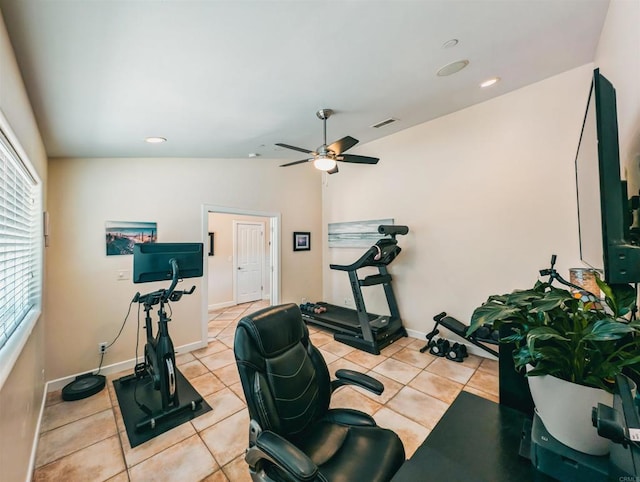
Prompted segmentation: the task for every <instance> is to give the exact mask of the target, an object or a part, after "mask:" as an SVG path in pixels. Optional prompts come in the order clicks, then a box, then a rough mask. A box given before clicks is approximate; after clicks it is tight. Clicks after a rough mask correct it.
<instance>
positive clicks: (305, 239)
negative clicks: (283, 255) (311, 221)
mask: <svg viewBox="0 0 640 482" xmlns="http://www.w3.org/2000/svg"><path fill="white" fill-rule="evenodd" d="M310 249H311V233H302V232H299V231H296V232H294V233H293V250H294V251H309V250H310Z"/></svg>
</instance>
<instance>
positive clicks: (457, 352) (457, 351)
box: [445, 343, 469, 362]
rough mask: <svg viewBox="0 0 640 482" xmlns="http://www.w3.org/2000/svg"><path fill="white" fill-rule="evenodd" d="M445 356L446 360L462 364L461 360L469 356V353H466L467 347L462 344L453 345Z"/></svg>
mask: <svg viewBox="0 0 640 482" xmlns="http://www.w3.org/2000/svg"><path fill="white" fill-rule="evenodd" d="M445 356H446V357H447V359H448V360H451V361H455V362H462V360H464V359H465V358H466V357H468V356H469V353H467V345H464V344H462V343H454V344H453V345H452V346H451V347H450V348H449V349H448V350H447V354H446V355H445Z"/></svg>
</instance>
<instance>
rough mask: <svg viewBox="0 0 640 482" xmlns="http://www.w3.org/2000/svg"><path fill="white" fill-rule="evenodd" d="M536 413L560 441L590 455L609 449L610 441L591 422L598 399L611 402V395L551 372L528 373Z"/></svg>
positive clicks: (606, 402)
mask: <svg viewBox="0 0 640 482" xmlns="http://www.w3.org/2000/svg"><path fill="white" fill-rule="evenodd" d="M527 379H528V381H529V389H530V390H531V396H532V398H533V402H534V404H535V406H536V411H537V413H538V416H539V417H540V419H541V420H542V423H543V424H544V426H545V428H546V429H547V431H548V432H549V433H550V434H551V435H552V436H553V437H554V438H555V439H556V440H558V441H559V442H561V443H563V444H565V445H567V446H569V447H571V448H573V449H575V450H578V451H580V452H584V453H586V454H589V455H606V454H607V453H609V444H610V441H609V440H607V439H605V438H603V437H600V436H599V435H598V431H597V429H596V428H595V427H594V426H593V424H592V422H591V409H592V408H593V407H597V406H598V403H602V404H604V405H608V406H610V407H611V406H613V395H612V394H611V393H608V392H606V391H605V390H601V389H599V388H591V387H585V386H583V385H576V384H575V383H571V382H567V381H565V380H561V379H559V378H556V377H553V376H551V375H543V376H538V377H527Z"/></svg>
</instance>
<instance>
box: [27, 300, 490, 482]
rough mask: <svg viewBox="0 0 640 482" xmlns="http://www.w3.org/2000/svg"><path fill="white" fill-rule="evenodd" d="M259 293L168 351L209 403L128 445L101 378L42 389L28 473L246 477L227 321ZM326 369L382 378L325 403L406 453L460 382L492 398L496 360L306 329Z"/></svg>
mask: <svg viewBox="0 0 640 482" xmlns="http://www.w3.org/2000/svg"><path fill="white" fill-rule="evenodd" d="M265 306H267V304H266V303H265V302H257V303H247V304H243V305H238V306H235V307H232V308H227V309H224V310H220V311H215V312H210V313H209V317H210V318H209V320H210V321H209V345H208V346H207V347H206V348H203V349H201V350H197V351H194V352H191V353H185V354H182V355H178V356H177V360H176V362H177V366H178V368H179V369H180V370H181V372H182V373H183V374H184V375H185V377H186V378H187V379H189V381H190V382H191V384H192V385H193V386H194V387H195V388H196V389H197V390H198V392H199V393H200V394H201V395H202V396H203V397H204V398H205V399H206V401H207V402H208V403H209V405H211V407H212V410H211V411H210V412H207V413H206V414H204V415H201V416H200V417H198V418H196V419H194V420H192V421H190V422H188V423H184V424H182V425H180V426H179V427H176V428H174V429H173V430H170V431H169V432H166V433H164V434H162V435H159V436H158V437H155V438H153V439H151V440H150V441H148V442H146V443H144V444H142V445H140V446H138V447H136V448H133V449H132V448H131V447H130V445H129V441H128V438H127V434H126V431H125V427H124V424H123V422H122V416H121V415H120V411H119V408H118V403H117V398H116V394H115V391H114V389H113V384H112V383H111V381H112V380H113V379H115V378H119V377H120V376H123V375H126V374H128V373H120V374H115V375H112V376H110V377H109V381H108V390H103V391H102V392H100V393H98V394H96V395H94V396H92V397H89V398H86V399H84V400H78V401H75V402H63V401H62V399H61V398H60V391H57V392H51V393H49V394H48V395H47V403H46V407H45V411H44V414H43V420H42V423H41V433H40V438H39V443H38V450H37V456H36V469H35V472H34V474H33V480H35V481H62V480H64V481H65V482H75V481H82V482H85V481H91V482H99V481H110V482H124V481H135V482H138V481H176V480H180V481H184V482H190V481H194V482H197V481H207V482H214V481H215V482H223V481H232V482H235V481H240V482H242V481H250V480H251V478H250V477H249V473H248V470H247V467H246V464H245V462H244V460H243V454H244V451H245V449H246V447H247V443H248V424H249V415H248V412H247V408H246V404H245V401H244V396H243V394H242V388H241V386H240V379H239V377H238V373H237V370H236V366H235V361H234V356H233V351H232V349H233V335H234V331H235V326H236V323H237V321H238V320H239V319H240V318H241V317H243V316H245V315H246V314H249V313H251V312H253V311H255V310H257V309H260V308H263V307H265ZM310 332H311V339H312V341H313V343H314V345H315V346H317V347H318V348H319V349H320V351H321V352H322V354H323V356H324V357H325V360H326V362H327V364H328V365H329V371H330V373H331V374H334V373H335V371H336V370H338V369H340V368H350V369H354V370H358V371H361V372H364V373H368V374H370V375H372V376H374V377H376V378H377V379H378V380H380V381H381V382H382V383H383V384H384V385H385V391H384V393H383V394H382V395H381V396H376V395H374V394H372V393H370V392H367V391H364V390H360V389H357V388H353V387H344V388H341V389H340V390H338V391H337V392H336V393H334V395H333V398H332V403H331V406H332V407H351V408H358V409H359V410H362V411H364V412H367V413H369V414H371V415H372V416H373V417H374V418H375V420H376V421H377V423H378V425H380V426H382V427H387V428H390V429H392V430H394V431H395V432H396V433H398V435H399V436H400V438H401V439H402V441H403V443H404V446H405V450H406V453H407V458H408V457H410V456H411V454H413V452H414V451H415V450H416V448H417V447H418V446H419V445H420V444H421V443H422V441H423V440H424V439H425V438H426V437H427V435H429V432H430V431H431V429H432V428H433V427H434V426H435V424H436V423H437V422H438V420H439V419H440V417H441V416H442V415H443V414H444V412H445V411H446V410H447V408H448V407H449V405H450V404H451V403H452V402H453V400H454V399H455V398H456V396H457V395H458V393H460V391H461V390H465V391H468V392H471V393H474V394H476V395H479V396H481V397H484V398H487V399H490V400H494V401H497V398H498V366H497V362H495V361H493V360H489V359H485V358H481V357H477V356H474V355H470V356H469V357H468V358H466V359H465V360H464V362H463V363H456V362H453V361H449V360H447V359H445V358H438V357H434V356H432V355H430V354H429V353H420V351H419V349H420V348H421V347H422V346H424V344H425V341H424V340H416V339H414V338H402V339H400V340H398V341H396V342H395V343H394V344H392V345H390V346H388V347H387V348H385V349H384V350H383V351H382V354H380V355H378V356H376V355H371V354H369V353H365V352H362V351H359V350H355V349H352V348H351V347H348V346H346V345H343V344H341V343H338V342H336V341H334V340H333V337H332V336H331V335H330V334H328V333H326V332H322V331H319V330H316V329H314V328H310Z"/></svg>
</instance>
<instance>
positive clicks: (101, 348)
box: [98, 341, 108, 355]
mask: <svg viewBox="0 0 640 482" xmlns="http://www.w3.org/2000/svg"><path fill="white" fill-rule="evenodd" d="M107 345H108V343H107V342H106V341H101V342H100V343H98V353H100V354H101V355H102V354H103V353H104V352H106V351H107Z"/></svg>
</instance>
